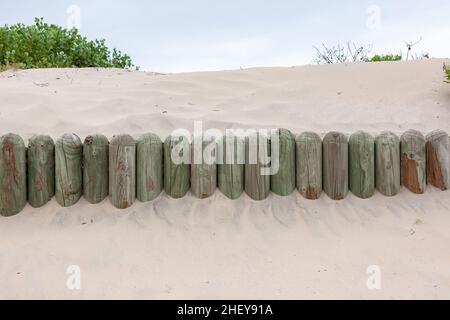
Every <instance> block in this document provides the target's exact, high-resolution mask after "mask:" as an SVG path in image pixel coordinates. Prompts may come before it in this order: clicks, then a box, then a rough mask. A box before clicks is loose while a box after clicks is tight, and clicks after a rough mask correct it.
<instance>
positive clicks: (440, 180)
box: [426, 130, 450, 190]
mask: <svg viewBox="0 0 450 320" xmlns="http://www.w3.org/2000/svg"><path fill="white" fill-rule="evenodd" d="M426 152H427V183H428V184H431V185H433V186H435V187H436V188H439V189H441V190H447V189H448V186H449V178H450V177H449V173H450V169H449V167H450V153H449V152H450V147H449V138H448V134H447V132H445V131H442V130H435V131H432V132H430V133H429V134H428V135H427V137H426Z"/></svg>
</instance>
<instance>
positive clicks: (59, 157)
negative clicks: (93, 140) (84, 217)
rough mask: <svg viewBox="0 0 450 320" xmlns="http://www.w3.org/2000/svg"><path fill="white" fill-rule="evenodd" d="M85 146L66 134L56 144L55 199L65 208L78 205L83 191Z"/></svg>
mask: <svg viewBox="0 0 450 320" xmlns="http://www.w3.org/2000/svg"><path fill="white" fill-rule="evenodd" d="M82 157H83V144H82V143H81V140H80V138H79V137H78V136H77V135H75V134H70V133H66V134H64V135H63V136H62V137H60V138H59V139H58V140H56V144H55V198H56V201H57V202H58V203H59V204H60V205H61V206H63V207H69V206H72V205H74V204H75V203H77V201H78V200H79V199H80V198H81V194H82V191H83V184H82V180H83V169H82Z"/></svg>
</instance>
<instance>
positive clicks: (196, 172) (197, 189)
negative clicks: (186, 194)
mask: <svg viewBox="0 0 450 320" xmlns="http://www.w3.org/2000/svg"><path fill="white" fill-rule="evenodd" d="M195 144H197V146H196V147H195V146H194V145H195ZM191 150H192V151H191V158H192V159H191V160H192V162H191V163H192V164H191V190H192V193H193V194H194V195H195V196H196V197H197V198H200V199H205V198H208V197H210V196H212V195H213V194H214V191H215V190H216V186H217V165H216V159H213V157H215V155H216V153H217V143H216V142H215V141H214V140H213V139H206V137H203V139H201V138H196V139H194V142H193V144H192V145H191ZM204 152H205V155H207V157H206V158H205V157H204V156H203V153H204ZM197 162H201V163H197Z"/></svg>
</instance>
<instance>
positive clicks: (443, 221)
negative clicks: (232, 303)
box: [0, 59, 450, 299]
mask: <svg viewBox="0 0 450 320" xmlns="http://www.w3.org/2000/svg"><path fill="white" fill-rule="evenodd" d="M442 63H443V61H442V60H437V59H436V60H429V61H418V62H410V63H377V64H352V65H335V66H306V67H293V68H258V69H250V70H239V71H223V72H205V73H189V74H175V75H155V74H150V73H144V72H126V71H119V70H86V69H84V70H83V69H81V70H39V71H37V70H34V71H20V72H5V73H0V131H1V132H2V133H5V132H9V131H12V132H15V133H18V134H21V135H22V136H23V137H24V138H29V137H30V136H31V135H32V134H34V133H49V134H51V135H52V136H54V137H55V138H56V137H57V136H59V135H60V134H62V133H64V132H71V131H73V132H76V133H78V134H79V135H80V136H81V138H82V139H84V137H85V136H86V135H87V134H90V133H95V132H101V133H104V134H107V135H108V136H111V135H112V134H114V133H120V132H127V133H131V134H134V135H138V134H140V133H143V132H147V131H153V132H155V133H158V134H160V135H161V137H162V138H164V137H165V136H166V135H168V134H169V133H170V132H171V131H172V130H173V129H175V128H181V127H182V128H186V129H189V130H192V128H193V121H194V120H196V119H201V120H203V121H204V126H205V127H215V128H219V129H225V128H228V127H239V128H249V127H253V128H259V127H276V126H281V127H286V128H288V129H291V130H292V131H293V132H296V133H299V132H301V131H303V130H311V129H312V130H315V131H316V132H318V133H320V134H322V135H323V134H324V133H326V132H327V131H329V130H336V129H337V130H342V131H344V132H345V133H352V132H353V131H356V130H358V129H364V130H367V131H369V132H371V133H373V134H376V133H378V132H379V131H382V130H386V129H389V130H393V131H394V132H396V133H399V134H400V133H402V132H403V131H405V130H406V129H408V128H414V129H419V130H421V131H422V132H424V133H427V132H429V131H431V130H433V129H436V128H440V129H444V130H447V131H449V132H450V85H448V84H445V83H444V82H443V73H442ZM449 195H450V193H449V192H440V191H438V190H436V189H434V188H432V187H429V188H428V190H427V192H426V194H425V195H421V196H418V195H413V194H411V193H409V192H407V191H405V190H402V192H401V194H400V195H398V196H396V197H393V198H387V197H383V196H381V195H380V194H378V193H377V194H376V195H375V196H374V197H373V198H371V199H369V200H360V199H357V198H355V197H354V196H352V195H349V197H348V198H346V199H345V200H343V201H340V202H335V201H331V200H330V199H328V198H327V197H326V196H325V195H323V196H322V197H321V198H320V199H319V200H317V201H307V200H305V199H303V198H302V197H301V196H300V195H299V194H298V193H297V192H295V193H294V194H292V195H291V196H289V197H286V198H280V197H276V196H273V195H271V196H270V198H269V199H267V200H265V201H262V202H254V201H252V200H250V199H249V198H248V197H246V196H245V195H244V196H242V197H241V198H240V199H238V200H236V201H230V200H228V199H226V198H225V197H223V196H222V195H221V194H220V192H216V194H215V195H214V196H213V197H212V198H210V199H207V200H197V199H195V198H193V197H192V196H188V197H185V198H184V199H181V200H173V199H168V198H167V197H166V196H165V195H161V196H160V198H158V199H157V200H155V201H154V202H151V203H145V204H143V203H136V204H135V205H134V206H133V207H132V208H130V209H127V210H124V211H119V210H116V209H114V208H113V207H112V205H110V203H109V202H108V200H105V202H103V203H102V204H100V205H89V204H88V203H87V202H86V201H84V200H83V199H82V200H81V201H80V202H79V203H78V204H77V205H75V206H73V207H71V208H65V209H63V208H61V207H59V206H58V205H57V204H56V201H54V200H53V201H52V202H51V203H49V204H48V205H47V206H45V207H44V208H41V209H32V208H31V207H29V206H27V207H26V208H25V210H24V211H23V212H22V213H21V214H19V215H17V216H15V217H10V218H0V298H74V299H78V298H161V299H165V298H287V299H296V298H374V299H378V298H447V299H448V298H450V231H449V230H450V196H449ZM70 265H78V266H80V268H81V283H82V288H81V290H68V289H67V287H66V280H67V278H68V275H67V274H66V269H67V267H68V266H70ZM369 265H378V266H379V267H380V268H381V290H368V289H367V287H366V280H367V278H368V275H367V274H366V269H367V267H368V266H369Z"/></svg>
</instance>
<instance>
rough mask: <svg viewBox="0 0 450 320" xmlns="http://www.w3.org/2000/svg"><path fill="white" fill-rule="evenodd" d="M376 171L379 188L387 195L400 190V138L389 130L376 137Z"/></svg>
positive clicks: (394, 193) (392, 194)
mask: <svg viewBox="0 0 450 320" xmlns="http://www.w3.org/2000/svg"><path fill="white" fill-rule="evenodd" d="M375 157H376V158H375V165H376V168H375V173H376V178H375V182H376V187H377V190H378V191H379V192H380V193H381V194H383V195H385V196H394V195H396V194H397V193H399V191H400V140H399V139H398V137H397V136H396V135H395V134H394V133H392V132H389V131H384V132H382V133H380V135H379V136H378V137H376V139H375Z"/></svg>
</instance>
